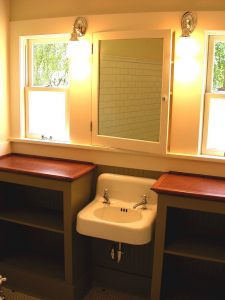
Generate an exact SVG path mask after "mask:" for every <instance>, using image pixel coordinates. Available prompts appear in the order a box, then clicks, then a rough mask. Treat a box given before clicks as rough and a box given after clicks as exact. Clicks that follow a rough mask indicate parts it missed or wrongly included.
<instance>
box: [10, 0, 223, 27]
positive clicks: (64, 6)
mask: <svg viewBox="0 0 225 300" xmlns="http://www.w3.org/2000/svg"><path fill="white" fill-rule="evenodd" d="M187 10H192V11H193V10H203V11H204V10H208V11H210V10H214V11H215V10H225V1H224V0H214V1H205V0H189V1H186V0H170V1H168V0H158V1H150V0H122V1H121V0H114V1H107V0H49V1H46V0H38V1H37V0H11V20H25V19H38V18H52V17H65V16H75V15H87V14H108V13H129V12H147V11H187ZM137 29H139V28H138V24H137Z"/></svg>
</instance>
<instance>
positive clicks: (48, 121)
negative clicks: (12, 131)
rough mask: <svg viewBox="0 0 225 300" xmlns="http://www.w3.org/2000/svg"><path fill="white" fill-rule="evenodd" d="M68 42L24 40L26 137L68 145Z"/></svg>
mask: <svg viewBox="0 0 225 300" xmlns="http://www.w3.org/2000/svg"><path fill="white" fill-rule="evenodd" d="M67 46H68V39H62V38H57V39H56V38H49V37H48V38H41V39H32V38H30V39H26V41H25V48H26V60H25V61H26V63H25V64H24V70H25V72H24V77H25V78H24V81H25V115H26V126H25V127H26V137H28V138H37V139H47V140H48V139H50V140H60V141H67V140H68V136H69V132H68V115H69V113H68V95H67V94H68V86H69V59H68V57H67Z"/></svg>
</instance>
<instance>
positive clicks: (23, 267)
mask: <svg viewBox="0 0 225 300" xmlns="http://www.w3.org/2000/svg"><path fill="white" fill-rule="evenodd" d="M93 170H94V165H91V164H82V163H74V162H69V161H63V160H62V161H61V160H50V159H44V158H34V157H32V158H31V157H25V156H18V155H11V156H8V157H3V158H0V244H1V246H0V271H1V274H3V275H4V276H6V277H7V278H8V280H7V284H8V286H9V287H10V288H13V289H16V290H19V291H24V292H27V293H31V294H33V295H37V296H39V297H42V298H48V299H54V300H56V299H58V300H59V299H60V300H61V299H68V300H74V299H81V298H82V294H83V293H84V291H85V289H87V288H88V282H89V278H90V264H89V259H88V256H90V255H89V252H88V251H89V247H88V245H87V243H88V241H87V240H86V239H85V237H84V238H82V237H81V236H80V235H79V234H77V233H76V229H75V223H76V214H77V212H78V211H79V210H80V209H81V208H82V207H83V206H85V205H86V204H87V203H88V202H89V201H90V196H91V185H92V173H93V172H92V171H93ZM43 174H44V175H43ZM78 248H79V249H78Z"/></svg>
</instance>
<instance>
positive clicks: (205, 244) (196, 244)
mask: <svg viewBox="0 0 225 300" xmlns="http://www.w3.org/2000/svg"><path fill="white" fill-rule="evenodd" d="M164 253H167V254H172V255H178V256H185V257H191V258H197V259H202V260H207V261H212V262H219V263H224V264H225V244H224V243H218V242H217V241H216V242H215V241H212V240H210V239H208V240H204V239H197V238H193V237H185V238H180V239H178V240H175V241H172V242H171V243H170V244H168V245H167V246H166V248H165V250H164Z"/></svg>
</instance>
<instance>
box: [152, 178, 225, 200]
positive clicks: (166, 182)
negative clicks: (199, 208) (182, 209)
mask: <svg viewBox="0 0 225 300" xmlns="http://www.w3.org/2000/svg"><path fill="white" fill-rule="evenodd" d="M152 190H153V191H155V192H157V193H159V194H175V195H180V196H188V197H195V198H196V197H197V198H204V199H208V200H217V201H224V202H225V179H223V178H213V177H206V176H198V175H189V174H174V173H166V174H163V175H162V176H161V177H160V178H159V179H158V180H157V181H156V183H155V184H154V185H153V186H152Z"/></svg>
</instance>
